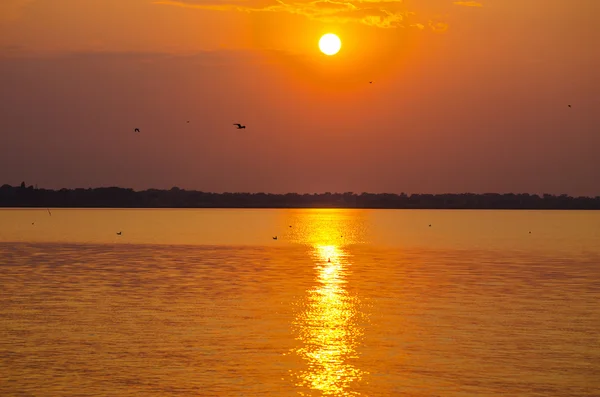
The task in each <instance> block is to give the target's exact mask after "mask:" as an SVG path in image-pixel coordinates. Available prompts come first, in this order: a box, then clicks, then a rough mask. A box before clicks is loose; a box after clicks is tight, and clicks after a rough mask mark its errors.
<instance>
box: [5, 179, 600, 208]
mask: <svg viewBox="0 0 600 397" xmlns="http://www.w3.org/2000/svg"><path fill="white" fill-rule="evenodd" d="M0 208H88V209H92V208H97V209H106V208H114V209H132V208H140V209H143V208H148V209H152V208H154V209H159V208H172V209H177V208H190V209H191V208H214V209H216V208H224V209H227V208H229V209H244V208H248V209H250V208H255V209H261V208H262V209H317V208H322V209H326V208H331V209H429V210H433V209H439V210H444V209H447V210H600V196H597V197H571V196H568V195H565V194H563V195H550V194H544V195H542V196H539V195H537V194H528V193H520V194H513V193H506V194H499V193H484V194H474V193H462V194H460V193H459V194H450V193H448V194H410V195H407V194H403V193H402V194H390V193H360V194H355V193H352V192H346V193H320V194H298V193H287V194H271V193H209V192H201V191H195V190H184V189H179V188H176V187H174V188H172V189H169V190H158V189H148V190H142V191H134V190H133V189H126V188H119V187H106V188H90V189H81V188H79V189H60V190H50V189H37V188H35V187H33V186H25V184H24V183H22V184H21V186H10V185H2V186H1V187H0Z"/></svg>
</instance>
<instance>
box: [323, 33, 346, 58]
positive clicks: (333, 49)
mask: <svg viewBox="0 0 600 397" xmlns="http://www.w3.org/2000/svg"><path fill="white" fill-rule="evenodd" d="M340 48H342V41H341V40H340V38H339V37H337V36H336V35H335V34H333V33H327V34H324V35H323V36H322V37H321V39H320V40H319V49H320V50H321V52H322V53H323V54H325V55H335V54H337V53H338V52H339V51H340Z"/></svg>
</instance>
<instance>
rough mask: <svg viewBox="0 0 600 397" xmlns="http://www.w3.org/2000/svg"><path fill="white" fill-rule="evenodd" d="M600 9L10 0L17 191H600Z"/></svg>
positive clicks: (423, 2) (521, 1)
mask: <svg viewBox="0 0 600 397" xmlns="http://www.w3.org/2000/svg"><path fill="white" fill-rule="evenodd" d="M599 7H600V6H599V5H598V0H572V1H569V2H565V1H564V0H481V1H480V2H479V1H478V2H476V1H451V0H450V1H448V0H404V1H398V0H354V1H348V2H346V1H343V0H335V1H333V0H329V1H328V0H312V1H308V0H178V1H175V0H173V1H171V0H2V1H1V2H0V150H1V152H0V184H4V183H8V184H11V185H18V184H20V183H21V181H25V182H26V184H28V185H30V184H31V185H38V187H44V188H52V189H57V188H63V187H66V188H76V187H83V188H88V187H101V186H120V187H130V188H134V189H136V190H141V189H147V188H160V189H168V188H171V187H173V186H177V187H180V188H183V189H195V190H202V191H213V192H271V193H286V192H298V193H314V192H348V191H352V192H356V193H360V192H365V191H366V192H372V193H382V192H388V193H400V192H406V193H461V192H473V193H485V192H499V193H507V192H515V193H521V192H522V193H537V194H542V193H551V194H570V195H575V196H579V195H586V196H587V195H589V196H597V195H600V182H599V181H600V155H598V153H600V73H599V72H598V71H599V70H600V51H598V48H597V45H598V43H599V42H600V29H598V27H597V23H596V22H597V21H596V20H597V14H598V11H600V8H599ZM325 33H334V34H337V35H338V36H339V37H340V39H341V41H342V48H341V50H340V52H339V53H338V54H336V55H333V56H327V55H324V54H322V53H321V52H320V51H319V48H318V41H319V38H320V37H321V36H322V35H323V34H325ZM371 81H372V83H370V82H371ZM568 105H571V107H570V108H569V107H568ZM188 121H189V123H188ZM233 123H242V124H244V125H246V126H247V128H246V129H243V130H237V129H236V128H235V127H234V126H233ZM134 128H139V129H140V131H141V132H140V133H135V132H134Z"/></svg>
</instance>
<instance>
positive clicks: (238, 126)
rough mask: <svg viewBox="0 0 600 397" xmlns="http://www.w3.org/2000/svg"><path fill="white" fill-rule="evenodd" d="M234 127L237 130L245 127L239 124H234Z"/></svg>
mask: <svg viewBox="0 0 600 397" xmlns="http://www.w3.org/2000/svg"><path fill="white" fill-rule="evenodd" d="M234 125H236V126H237V129H238V130H241V129H242V128H246V126H245V125H241V124H240V123H235V124H234Z"/></svg>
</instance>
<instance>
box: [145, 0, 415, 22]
mask: <svg viewBox="0 0 600 397" xmlns="http://www.w3.org/2000/svg"><path fill="white" fill-rule="evenodd" d="M286 1H287V0H286ZM286 1H284V0H271V1H270V2H269V0H267V2H264V1H263V4H255V3H254V2H250V1H247V0H223V1H220V0H155V1H154V4H161V5H170V6H179V7H188V8H196V9H202V10H212V11H238V12H283V13H288V14H294V15H301V16H304V17H306V18H308V19H311V20H315V21H320V22H327V23H349V22H354V23H360V24H363V25H367V26H372V27H378V28H397V27H406V26H408V27H417V28H419V29H423V27H424V25H422V24H419V23H411V24H407V23H406V22H407V18H409V17H411V16H413V15H414V12H410V11H408V10H407V9H406V7H405V6H404V4H403V0H354V1H344V0H312V1H306V0H292V1H290V2H286Z"/></svg>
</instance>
